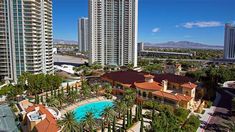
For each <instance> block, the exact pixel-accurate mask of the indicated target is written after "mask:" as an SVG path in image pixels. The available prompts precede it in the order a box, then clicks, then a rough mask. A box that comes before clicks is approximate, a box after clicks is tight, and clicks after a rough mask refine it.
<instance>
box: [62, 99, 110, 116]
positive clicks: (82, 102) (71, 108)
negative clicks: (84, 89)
mask: <svg viewBox="0 0 235 132" xmlns="http://www.w3.org/2000/svg"><path fill="white" fill-rule="evenodd" d="M104 100H109V99H106V98H105V97H103V96H100V97H96V98H91V99H86V100H83V101H80V102H77V103H74V104H72V105H70V106H68V107H66V108H64V109H62V110H60V112H61V114H62V115H64V114H65V113H66V112H69V111H72V110H74V109H75V108H77V107H79V106H81V105H84V104H88V103H91V102H97V101H104Z"/></svg>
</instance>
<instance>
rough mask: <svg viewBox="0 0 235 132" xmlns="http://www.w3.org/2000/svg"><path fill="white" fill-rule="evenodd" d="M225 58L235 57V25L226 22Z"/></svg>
mask: <svg viewBox="0 0 235 132" xmlns="http://www.w3.org/2000/svg"><path fill="white" fill-rule="evenodd" d="M224 59H235V25H232V24H225V34H224Z"/></svg>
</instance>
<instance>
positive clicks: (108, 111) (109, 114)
mask: <svg viewBox="0 0 235 132" xmlns="http://www.w3.org/2000/svg"><path fill="white" fill-rule="evenodd" d="M102 116H103V117H104V120H105V122H107V123H108V124H109V123H110V121H111V120H112V118H113V117H114V116H115V111H114V110H113V108H112V107H106V108H105V109H104V111H103V113H102Z"/></svg>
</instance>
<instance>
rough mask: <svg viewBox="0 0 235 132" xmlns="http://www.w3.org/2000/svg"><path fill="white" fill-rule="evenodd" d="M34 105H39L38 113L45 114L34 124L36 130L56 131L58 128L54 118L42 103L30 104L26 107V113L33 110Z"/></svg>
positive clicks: (38, 131)
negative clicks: (44, 116)
mask: <svg viewBox="0 0 235 132" xmlns="http://www.w3.org/2000/svg"><path fill="white" fill-rule="evenodd" d="M35 107H39V113H40V114H46V118H45V119H44V120H42V121H41V122H39V123H38V124H37V125H36V126H35V128H36V130H37V132H57V131H58V130H59V128H58V126H57V123H56V119H55V118H54V116H53V115H52V114H51V113H50V112H49V111H48V110H47V109H46V107H45V106H44V105H40V104H39V105H34V106H30V107H28V108H27V109H26V112H27V113H28V112H32V111H34V110H35Z"/></svg>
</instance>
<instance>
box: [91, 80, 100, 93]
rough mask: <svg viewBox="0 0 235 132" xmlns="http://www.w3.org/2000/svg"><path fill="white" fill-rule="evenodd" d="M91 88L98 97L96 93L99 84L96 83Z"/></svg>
mask: <svg viewBox="0 0 235 132" xmlns="http://www.w3.org/2000/svg"><path fill="white" fill-rule="evenodd" d="M92 88H93V91H95V94H96V95H98V92H99V84H98V83H96V84H94V85H93V87H92Z"/></svg>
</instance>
